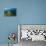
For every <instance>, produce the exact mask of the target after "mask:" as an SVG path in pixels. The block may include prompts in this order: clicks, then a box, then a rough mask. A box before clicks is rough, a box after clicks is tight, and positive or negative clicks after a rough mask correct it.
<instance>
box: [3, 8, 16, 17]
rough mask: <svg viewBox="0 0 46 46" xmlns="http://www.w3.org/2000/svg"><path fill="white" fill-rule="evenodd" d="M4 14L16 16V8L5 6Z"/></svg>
mask: <svg viewBox="0 0 46 46" xmlns="http://www.w3.org/2000/svg"><path fill="white" fill-rule="evenodd" d="M4 16H16V8H5V9H4Z"/></svg>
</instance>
